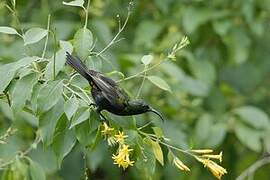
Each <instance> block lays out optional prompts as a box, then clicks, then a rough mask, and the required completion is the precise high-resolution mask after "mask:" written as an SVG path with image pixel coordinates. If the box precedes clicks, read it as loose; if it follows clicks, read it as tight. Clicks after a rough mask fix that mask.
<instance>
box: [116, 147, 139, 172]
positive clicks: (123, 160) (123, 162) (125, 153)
mask: <svg viewBox="0 0 270 180" xmlns="http://www.w3.org/2000/svg"><path fill="white" fill-rule="evenodd" d="M132 150H133V149H129V146H128V145H125V144H123V145H121V146H120V147H119V149H118V154H117V155H114V154H113V156H112V159H113V160H114V164H118V167H121V166H122V167H123V169H126V168H127V167H128V166H133V164H134V161H130V159H129V152H130V151H132Z"/></svg>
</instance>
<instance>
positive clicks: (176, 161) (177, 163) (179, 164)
mask: <svg viewBox="0 0 270 180" xmlns="http://www.w3.org/2000/svg"><path fill="white" fill-rule="evenodd" d="M173 164H174V165H175V166H176V167H178V168H179V169H180V170H182V171H190V169H189V168H188V167H187V166H186V165H185V164H184V163H183V162H182V161H181V160H180V159H178V158H177V157H175V158H174V159H173Z"/></svg>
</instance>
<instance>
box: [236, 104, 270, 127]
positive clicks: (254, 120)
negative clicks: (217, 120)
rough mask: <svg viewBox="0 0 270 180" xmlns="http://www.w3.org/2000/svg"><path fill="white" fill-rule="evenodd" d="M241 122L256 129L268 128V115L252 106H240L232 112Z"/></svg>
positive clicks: (269, 122) (269, 121) (269, 124)
mask: <svg viewBox="0 0 270 180" xmlns="http://www.w3.org/2000/svg"><path fill="white" fill-rule="evenodd" d="M234 112H235V113H236V114H237V115H239V116H240V117H241V119H242V120H243V121H245V122H246V123H248V124H249V125H251V126H253V127H255V128H258V129H267V128H270V120H269V117H268V115H267V114H266V113H265V112H264V111H262V110H261V109H259V108H257V107H254V106H242V107H239V108H237V109H235V110H234Z"/></svg>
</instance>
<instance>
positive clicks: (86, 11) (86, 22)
mask: <svg viewBox="0 0 270 180" xmlns="http://www.w3.org/2000/svg"><path fill="white" fill-rule="evenodd" d="M90 1H91V0H88V2H87V7H86V8H83V9H84V12H85V22H84V29H86V28H87V24H88V10H89V7H90Z"/></svg>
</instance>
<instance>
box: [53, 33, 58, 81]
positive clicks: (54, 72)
mask: <svg viewBox="0 0 270 180" xmlns="http://www.w3.org/2000/svg"><path fill="white" fill-rule="evenodd" d="M53 38H54V51H53V79H55V76H56V70H55V59H56V48H57V47H56V46H57V45H56V44H57V40H56V28H55V29H54V32H53Z"/></svg>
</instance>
